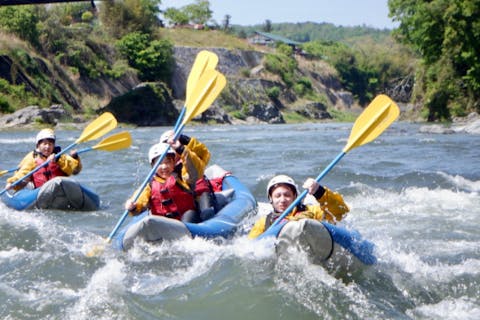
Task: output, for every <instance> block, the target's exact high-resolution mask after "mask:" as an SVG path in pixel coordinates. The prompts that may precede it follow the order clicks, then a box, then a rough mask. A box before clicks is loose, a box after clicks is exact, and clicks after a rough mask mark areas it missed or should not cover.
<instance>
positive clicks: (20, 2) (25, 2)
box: [0, 0, 95, 7]
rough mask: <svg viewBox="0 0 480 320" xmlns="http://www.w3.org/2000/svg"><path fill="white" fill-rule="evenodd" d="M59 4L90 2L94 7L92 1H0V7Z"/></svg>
mask: <svg viewBox="0 0 480 320" xmlns="http://www.w3.org/2000/svg"><path fill="white" fill-rule="evenodd" d="M60 2H91V3H92V6H93V7H95V4H94V3H93V2H94V0H36V1H35V0H33V1H29V0H0V7H1V6H16V5H22V4H47V3H60Z"/></svg>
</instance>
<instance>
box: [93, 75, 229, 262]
mask: <svg viewBox="0 0 480 320" xmlns="http://www.w3.org/2000/svg"><path fill="white" fill-rule="evenodd" d="M226 83H227V82H226V79H225V76H224V75H223V74H221V73H220V72H218V71H216V70H211V69H209V70H205V72H203V74H202V75H201V76H200V78H199V80H198V82H197V85H196V87H195V89H194V90H193V91H192V97H191V99H188V101H189V102H188V103H187V104H186V114H185V117H184V119H183V121H182V122H181V125H179V127H178V128H177V130H176V131H175V134H174V138H173V140H176V139H178V137H179V136H180V134H181V132H182V130H183V128H184V127H185V124H186V123H187V122H189V121H190V120H191V119H192V118H194V117H195V116H197V115H199V114H200V113H202V112H203V111H205V110H206V109H208V107H209V106H210V105H211V104H212V103H213V101H214V100H215V99H216V98H217V97H218V95H219V94H220V92H221V91H222V90H223V88H224V87H225V85H226ZM166 155H167V152H166V151H165V152H164V153H163V154H162V155H161V156H160V157H158V159H157V160H156V162H155V164H154V165H153V167H152V169H151V170H150V173H149V174H148V176H147V178H146V179H145V180H144V181H143V183H142V184H141V186H140V187H139V188H138V189H137V191H136V192H135V195H134V197H133V199H132V201H133V202H136V201H137V200H138V198H139V197H140V195H141V193H142V191H143V189H145V187H146V186H147V184H148V183H149V182H150V180H151V179H152V177H153V176H154V175H155V172H156V171H157V169H158V167H159V166H160V164H161V163H162V161H163V159H164V158H165V156H166ZM127 216H128V210H125V211H124V213H123V214H122V216H121V217H120V219H119V220H118V222H117V224H116V225H115V227H114V228H113V230H112V232H111V233H110V234H109V236H108V238H107V239H106V243H110V242H111V241H112V239H113V237H114V236H115V234H116V233H117V231H118V229H120V226H121V225H122V224H123V222H124V221H125V219H126V218H127ZM103 249H104V246H95V247H94V248H93V249H92V250H90V251H89V252H87V253H86V256H87V257H92V256H95V255H97V254H99V253H100V252H102V251H103Z"/></svg>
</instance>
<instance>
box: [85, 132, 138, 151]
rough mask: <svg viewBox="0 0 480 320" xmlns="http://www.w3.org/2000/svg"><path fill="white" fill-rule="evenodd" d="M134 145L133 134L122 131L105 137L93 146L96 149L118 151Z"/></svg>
mask: <svg viewBox="0 0 480 320" xmlns="http://www.w3.org/2000/svg"><path fill="white" fill-rule="evenodd" d="M131 145H132V136H131V135H130V132H128V131H122V132H119V133H116V134H114V135H111V136H109V137H108V138H105V139H103V140H102V141H100V142H99V143H97V144H96V145H94V146H93V147H92V149H95V150H103V151H116V150H121V149H126V148H129V147H130V146H131Z"/></svg>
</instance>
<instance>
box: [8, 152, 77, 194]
mask: <svg viewBox="0 0 480 320" xmlns="http://www.w3.org/2000/svg"><path fill="white" fill-rule="evenodd" d="M37 157H42V159H46V158H45V157H43V156H42V155H40V154H39V153H36V152H35V151H31V152H29V153H28V154H27V155H26V156H25V157H24V158H23V159H22V161H20V165H19V167H20V168H19V169H18V170H17V171H15V174H14V175H13V176H11V177H10V178H8V179H7V183H14V182H15V181H17V180H20V179H21V178H23V177H24V176H26V175H27V174H28V173H30V172H31V171H32V170H34V169H35V168H36V167H37V164H36V162H35V159H36V158H37ZM57 164H58V166H59V167H60V169H61V170H62V171H63V172H64V173H65V175H67V176H71V175H72V174H78V173H79V172H80V171H81V170H82V163H81V161H80V158H78V159H75V158H73V157H71V156H69V155H67V154H62V155H61V156H60V157H59V158H58V159H57ZM30 179H31V177H29V178H28V179H27V181H30ZM27 181H26V182H27ZM21 185H22V184H21V183H20V184H19V185H17V186H15V190H18V189H21V188H23V186H21Z"/></svg>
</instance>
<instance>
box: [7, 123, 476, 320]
mask: <svg viewBox="0 0 480 320" xmlns="http://www.w3.org/2000/svg"><path fill="white" fill-rule="evenodd" d="M351 127H352V124H351V123H345V124H298V125H254V126H187V127H186V129H185V131H184V132H185V133H186V134H188V135H194V136H196V137H197V138H199V139H200V140H201V141H203V142H204V143H206V145H207V146H208V147H209V149H210V150H211V152H212V159H211V162H210V163H211V164H214V163H216V164H219V165H220V166H222V167H224V168H225V169H227V170H230V171H231V172H232V173H233V174H234V175H235V176H237V177H238V178H239V179H240V180H241V181H242V182H243V183H244V184H245V185H246V186H247V187H248V188H249V189H250V190H251V191H252V193H253V194H254V195H255V197H256V198H257V201H258V205H259V210H258V214H265V213H266V211H267V207H268V204H267V199H266V195H265V187H266V184H267V182H268V180H269V179H270V178H271V177H272V176H273V175H275V174H279V173H284V174H288V175H291V176H292V177H294V178H295V179H296V180H297V182H299V184H301V182H302V181H303V180H304V179H305V178H307V177H313V178H315V177H316V176H317V175H318V174H319V173H320V172H321V171H322V170H323V169H324V168H325V167H326V166H327V165H328V164H329V163H330V162H331V161H332V160H333V159H334V158H335V157H336V156H337V155H338V154H339V153H340V152H341V150H342V149H343V147H344V146H345V144H346V142H347V140H348V136H349V133H350V129H351ZM166 129H167V128H162V127H156V128H139V129H131V130H130V131H131V134H132V137H133V145H132V147H131V148H130V149H127V150H121V151H116V152H111V153H109V152H105V151H91V152H88V153H85V154H83V155H82V160H83V165H84V169H83V171H82V172H81V174H80V175H78V176H76V179H78V180H79V181H80V182H82V183H84V184H85V185H87V186H89V187H91V188H93V189H94V190H95V191H96V192H97V193H98V194H99V195H100V196H101V199H102V207H101V210H98V211H95V212H88V213H79V212H74V213H72V212H61V211H41V210H33V211H28V212H18V211H15V210H11V209H8V208H6V207H5V206H4V204H3V203H0V301H1V303H0V318H1V319H89V320H91V319H195V320H200V319H205V320H207V319H231V320H235V319H239V320H240V319H241V320H243V319H480V195H479V192H480V136H478V135H468V134H460V133H459V134H451V135H437V134H428V133H420V131H419V125H416V124H409V123H394V124H393V125H392V126H391V127H390V128H388V129H387V130H386V131H385V132H384V133H383V134H382V135H381V136H380V137H379V138H377V139H376V140H375V141H373V142H371V143H369V144H367V145H364V146H360V147H358V148H356V149H353V150H351V151H350V152H349V153H348V154H347V155H346V156H345V157H344V158H343V159H342V160H341V161H340V162H339V163H338V164H337V165H336V166H335V167H334V168H333V169H332V170H331V172H330V173H329V174H328V175H327V176H326V177H325V178H324V179H323V180H322V183H323V184H325V185H327V186H329V187H330V188H332V189H335V190H338V191H339V192H341V193H342V194H343V195H344V198H345V200H346V202H347V203H348V204H349V206H350V208H351V211H350V213H349V214H348V216H347V218H346V219H345V220H344V221H342V225H344V226H345V227H347V228H350V229H355V230H357V231H359V232H360V233H361V234H362V236H363V237H364V238H366V239H368V240H370V241H372V242H373V243H374V244H375V246H376V247H375V254H376V256H377V258H378V263H377V264H376V265H374V266H371V267H369V268H366V269H365V270H364V271H363V272H361V273H359V274H355V275H351V276H348V275H347V276H346V277H337V276H334V275H332V274H330V273H328V272H327V271H326V270H325V269H323V268H322V267H320V266H317V265H312V264H309V263H308V262H307V261H306V259H305V257H304V256H303V255H302V253H298V254H292V257H291V259H288V258H287V259H282V260H278V259H277V258H276V256H275V253H274V251H273V249H272V246H268V245H263V244H259V243H258V242H257V243H255V242H252V241H248V240H247V239H246V232H247V231H248V229H249V228H250V227H251V225H252V224H253V222H254V221H255V220H256V218H257V217H255V216H251V217H248V218H247V219H246V220H245V223H244V226H243V228H242V230H240V231H239V232H238V234H236V236H235V237H234V238H233V239H231V240H228V241H206V240H203V239H193V240H191V239H182V240H181V241H177V242H175V243H163V244H162V245H156V246H155V245H151V244H146V243H141V242H140V243H137V244H136V245H135V246H134V248H133V249H132V250H130V251H128V252H119V251H116V250H114V249H113V248H111V247H108V246H107V249H106V250H105V251H104V252H103V253H101V254H99V255H98V256H96V257H93V258H90V257H86V252H88V251H89V250H90V249H91V248H92V246H94V245H95V244H102V243H103V241H104V238H106V237H107V236H108V234H109V233H110V232H111V231H112V230H113V228H114V226H115V224H116V223H117V221H118V219H119V218H120V216H121V215H122V213H123V203H124V201H125V200H126V199H127V198H128V197H130V196H131V195H132V194H133V192H134V191H135V188H136V187H137V186H139V185H140V184H141V182H142V181H143V180H144V179H145V177H146V176H147V174H148V172H149V167H148V164H147V162H148V160H147V152H148V149H149V147H150V146H151V145H152V144H154V143H156V142H157V141H158V138H159V136H160V135H161V133H162V132H163V131H164V130H166ZM120 130H121V129H116V131H115V132H118V131H120ZM35 134H36V131H35V132H34V131H2V132H0V145H1V151H0V152H1V163H0V170H4V169H10V168H12V167H15V166H16V165H17V163H18V161H20V159H21V158H22V157H23V156H24V155H25V153H26V152H27V151H30V150H32V149H33V147H34V143H35V142H34V136H35ZM80 134H81V131H58V132H57V143H58V144H60V145H62V146H63V147H66V146H68V145H69V144H71V143H73V142H74V141H75V140H76V139H77V138H78V137H79V136H80ZM84 145H85V146H88V145H93V143H92V142H88V143H84V144H82V145H79V148H81V147H83V146H84ZM5 177H6V176H3V177H2V178H1V179H2V180H1V181H0V183H2V186H3V183H4V181H5ZM2 189H3V187H2ZM129 219H130V218H127V221H126V222H125V223H127V222H128V221H129Z"/></svg>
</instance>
